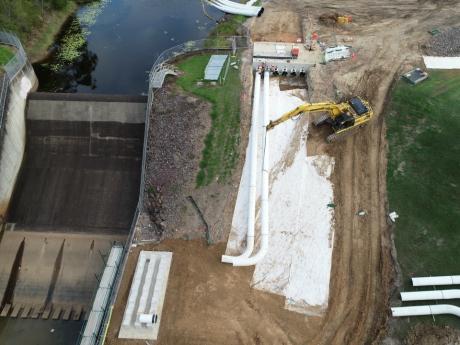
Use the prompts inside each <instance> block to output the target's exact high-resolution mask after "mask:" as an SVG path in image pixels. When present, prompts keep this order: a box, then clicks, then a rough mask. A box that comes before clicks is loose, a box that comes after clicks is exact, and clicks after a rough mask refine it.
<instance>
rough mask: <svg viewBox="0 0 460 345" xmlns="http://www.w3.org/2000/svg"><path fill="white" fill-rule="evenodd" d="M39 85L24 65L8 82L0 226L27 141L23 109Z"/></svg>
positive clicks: (0, 152)
mask: <svg viewBox="0 0 460 345" xmlns="http://www.w3.org/2000/svg"><path fill="white" fill-rule="evenodd" d="M37 86H38V80H37V77H36V75H35V73H34V71H33V69H32V68H30V67H28V66H26V67H25V68H24V70H23V71H22V72H20V73H19V74H18V75H17V76H16V78H15V79H14V80H13V81H12V82H11V84H10V86H9V90H8V94H9V96H8V97H9V99H8V104H7V110H6V112H5V115H4V120H3V121H4V126H3V128H2V131H1V132H0V177H1V178H0V223H2V220H4V219H5V214H6V211H7V209H8V204H9V201H10V199H11V196H12V194H13V189H14V185H15V183H16V179H17V177H18V173H19V169H20V167H21V162H22V159H23V156H24V149H25V141H26V125H25V110H26V100H27V93H28V92H29V91H31V90H34V89H36V88H37Z"/></svg>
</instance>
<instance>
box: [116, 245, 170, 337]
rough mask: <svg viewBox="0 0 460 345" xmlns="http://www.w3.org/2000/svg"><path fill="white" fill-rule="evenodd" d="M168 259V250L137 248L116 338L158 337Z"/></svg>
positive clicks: (167, 274)
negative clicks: (132, 273)
mask: <svg viewBox="0 0 460 345" xmlns="http://www.w3.org/2000/svg"><path fill="white" fill-rule="evenodd" d="M171 260H172V253H171V252H153V251H144V250H143V251H141V252H140V254H139V258H138V261H137V266H136V271H135V273H134V278H133V282H132V284H131V289H130V292H129V297H128V301H127V303H126V309H125V313H124V315H123V321H122V324H121V327H120V332H119V334H118V337H119V338H124V339H150V340H156V339H157V338H158V332H159V329H160V322H161V313H162V310H163V302H164V298H165V293H166V286H167V284H168V276H169V269H170V267H171ZM147 320H148V321H147Z"/></svg>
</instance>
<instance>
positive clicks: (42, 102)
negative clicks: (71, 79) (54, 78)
mask: <svg viewBox="0 0 460 345" xmlns="http://www.w3.org/2000/svg"><path fill="white" fill-rule="evenodd" d="M146 102H147V98H146V97H144V96H124V95H92V94H62V93H46V92H34V93H32V94H31V95H30V97H29V109H28V113H27V118H28V119H29V120H49V121H85V122H86V121H90V122H119V123H144V121H145V103H146Z"/></svg>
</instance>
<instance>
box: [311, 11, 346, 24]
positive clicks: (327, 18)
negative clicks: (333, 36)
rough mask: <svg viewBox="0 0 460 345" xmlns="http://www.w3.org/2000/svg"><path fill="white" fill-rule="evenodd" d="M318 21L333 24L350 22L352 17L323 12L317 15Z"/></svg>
mask: <svg viewBox="0 0 460 345" xmlns="http://www.w3.org/2000/svg"><path fill="white" fill-rule="evenodd" d="M319 20H320V22H322V23H324V24H326V25H333V24H341V25H344V24H350V23H351V22H352V21H353V19H352V17H351V16H346V15H341V14H338V13H324V14H322V15H320V16H319Z"/></svg>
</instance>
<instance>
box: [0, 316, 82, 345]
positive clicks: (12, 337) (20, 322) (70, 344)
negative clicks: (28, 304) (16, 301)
mask: <svg viewBox="0 0 460 345" xmlns="http://www.w3.org/2000/svg"><path fill="white" fill-rule="evenodd" d="M82 325H83V321H72V320H69V321H62V320H41V319H38V320H31V319H21V318H18V319H12V318H0V334H1V337H0V344H2V345H74V344H76V342H77V339H78V336H79V333H80V329H81V327H82Z"/></svg>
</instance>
